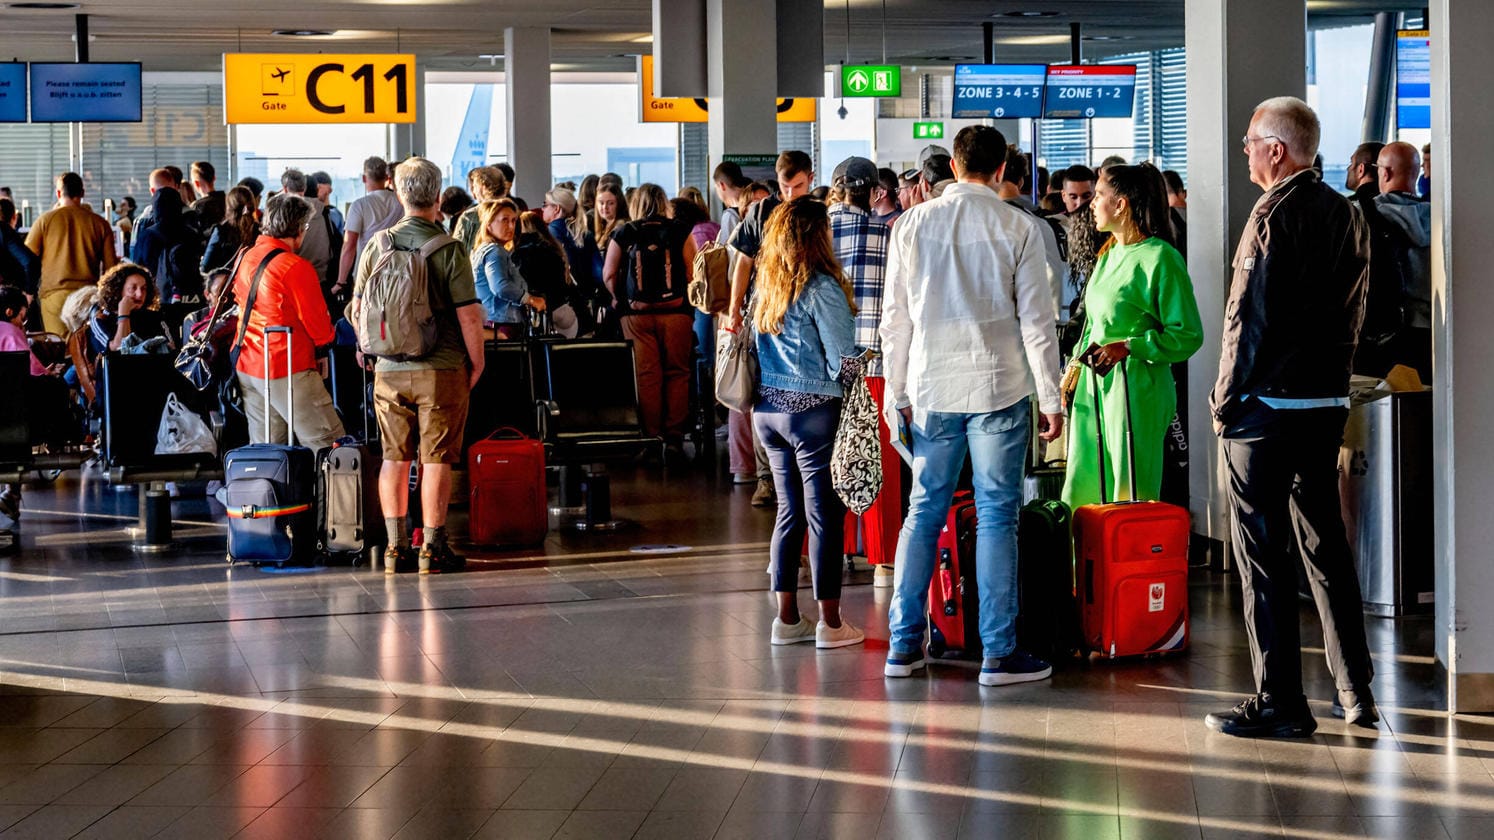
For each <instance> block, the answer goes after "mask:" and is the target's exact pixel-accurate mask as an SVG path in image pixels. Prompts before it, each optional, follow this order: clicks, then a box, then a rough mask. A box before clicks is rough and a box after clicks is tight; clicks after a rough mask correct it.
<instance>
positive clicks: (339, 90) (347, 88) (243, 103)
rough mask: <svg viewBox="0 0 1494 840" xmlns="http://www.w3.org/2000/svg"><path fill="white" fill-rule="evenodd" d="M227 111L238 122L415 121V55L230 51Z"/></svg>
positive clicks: (225, 64)
mask: <svg viewBox="0 0 1494 840" xmlns="http://www.w3.org/2000/svg"><path fill="white" fill-rule="evenodd" d="M223 111H224V115H225V117H226V122H228V123H229V124H230V125H234V124H239V123H412V122H415V56H413V55H305V54H276V53H270V54H255V53H226V54H224V56H223Z"/></svg>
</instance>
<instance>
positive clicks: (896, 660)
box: [882, 650, 924, 677]
mask: <svg viewBox="0 0 1494 840" xmlns="http://www.w3.org/2000/svg"><path fill="white" fill-rule="evenodd" d="M923 665H924V662H923V651H921V650H919V651H915V652H913V653H899V652H897V651H895V650H894V651H888V653H887V664H886V665H884V666H882V673H883V674H884V675H886V676H889V677H911V676H913V672H914V671H921V670H923Z"/></svg>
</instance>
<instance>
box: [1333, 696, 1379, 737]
mask: <svg viewBox="0 0 1494 840" xmlns="http://www.w3.org/2000/svg"><path fill="white" fill-rule="evenodd" d="M1333 716H1334V717H1336V718H1342V719H1343V721H1344V723H1347V724H1348V725H1350V726H1358V727H1361V728H1363V729H1374V728H1376V724H1378V723H1379V722H1380V710H1379V708H1377V707H1376V706H1375V695H1373V694H1371V693H1370V690H1369V688H1367V687H1366V688H1354V689H1350V690H1348V691H1340V692H1339V693H1338V696H1337V697H1336V698H1334V700H1333Z"/></svg>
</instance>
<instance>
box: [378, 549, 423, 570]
mask: <svg viewBox="0 0 1494 840" xmlns="http://www.w3.org/2000/svg"><path fill="white" fill-rule="evenodd" d="M416 563H417V560H416V556H415V549H413V548H411V547H409V546H406V547H404V548H395V547H394V546H392V545H391V546H389V547H388V548H385V549H384V574H386V575H392V574H395V573H396V572H400V573H404V572H413V571H415V568H416Z"/></svg>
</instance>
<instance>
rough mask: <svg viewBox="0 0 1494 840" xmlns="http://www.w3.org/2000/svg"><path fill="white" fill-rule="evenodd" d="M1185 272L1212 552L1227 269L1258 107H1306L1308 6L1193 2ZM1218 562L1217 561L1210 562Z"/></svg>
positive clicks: (1222, 502) (1196, 498)
mask: <svg viewBox="0 0 1494 840" xmlns="http://www.w3.org/2000/svg"><path fill="white" fill-rule="evenodd" d="M1184 20H1185V31H1186V36H1185V37H1186V46H1187V51H1188V198H1189V201H1188V272H1189V274H1190V275H1191V276H1192V278H1193V292H1194V294H1195V295H1196V296H1197V298H1198V310H1199V313H1200V314H1201V315H1202V316H1203V329H1204V341H1203V347H1202V348H1201V349H1200V350H1199V351H1198V353H1197V354H1196V355H1195V356H1194V357H1193V359H1192V361H1191V362H1189V365H1188V440H1189V444H1190V445H1189V457H1190V464H1189V485H1190V487H1189V489H1190V491H1191V496H1192V502H1191V507H1192V513H1193V530H1194V533H1196V534H1200V535H1202V536H1205V537H1208V538H1209V540H1210V543H1209V544H1210V547H1211V550H1213V551H1217V550H1219V549H1221V548H1222V547H1223V546H1224V545H1225V544H1227V542H1228V540H1229V514H1228V511H1229V508H1228V501H1227V499H1226V496H1225V473H1224V462H1223V457H1222V447H1221V446H1220V443H1219V439H1218V438H1217V437H1216V436H1215V434H1214V423H1213V418H1212V417H1211V415H1210V413H1209V392H1210V391H1212V390H1213V388H1214V381H1215V379H1216V378H1217V377H1218V375H1219V353H1220V340H1221V337H1222V334H1223V331H1224V329H1223V328H1224V304H1225V302H1226V300H1227V299H1228V296H1229V282H1230V260H1231V259H1232V258H1233V256H1234V251H1235V245H1236V244H1237V243H1238V242H1239V240H1240V232H1241V231H1243V230H1244V229H1245V222H1246V220H1247V219H1249V217H1250V209H1251V207H1253V206H1254V205H1255V201H1256V199H1258V198H1260V195H1261V190H1260V188H1259V187H1257V186H1255V185H1254V184H1252V183H1250V173H1249V170H1248V169H1247V168H1246V165H1245V154H1244V152H1243V151H1241V147H1240V138H1241V137H1244V136H1245V131H1246V128H1247V127H1248V126H1249V125H1250V117H1251V115H1252V113H1253V111H1254V109H1255V106H1256V105H1257V104H1259V103H1260V102H1261V101H1263V100H1265V99H1269V98H1271V97H1273V96H1296V97H1300V98H1302V99H1306V98H1307V4H1306V2H1305V0H1187V5H1186V6H1185V9H1184ZM1211 559H1215V558H1213V557H1211Z"/></svg>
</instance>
